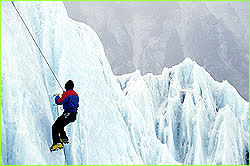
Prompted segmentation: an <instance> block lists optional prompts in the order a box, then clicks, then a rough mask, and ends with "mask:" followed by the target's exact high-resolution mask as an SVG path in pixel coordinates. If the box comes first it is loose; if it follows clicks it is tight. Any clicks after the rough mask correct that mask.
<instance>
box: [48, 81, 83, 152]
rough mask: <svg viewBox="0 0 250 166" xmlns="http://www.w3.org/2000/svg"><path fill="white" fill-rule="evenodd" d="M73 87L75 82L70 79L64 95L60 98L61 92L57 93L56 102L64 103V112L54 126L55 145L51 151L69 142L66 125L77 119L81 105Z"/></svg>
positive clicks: (53, 137)
mask: <svg viewBox="0 0 250 166" xmlns="http://www.w3.org/2000/svg"><path fill="white" fill-rule="evenodd" d="M73 88H74V83H73V81H72V80H69V81H68V82H67V83H66V84H65V89H66V91H64V92H63V94H62V97H61V98H60V97H59V94H56V98H55V102H56V104H58V105H62V104H63V109H64V112H63V114H62V115H61V116H60V117H58V118H57V120H56V121H55V123H54V124H53V126H52V139H53V145H52V146H51V148H50V151H55V150H57V149H62V148H63V143H69V140H68V137H67V135H66V133H65V131H64V127H65V126H67V125H68V124H69V123H70V122H74V121H75V120H76V114H77V109H78V107H79V97H78V94H77V93H76V92H75V91H74V90H73Z"/></svg>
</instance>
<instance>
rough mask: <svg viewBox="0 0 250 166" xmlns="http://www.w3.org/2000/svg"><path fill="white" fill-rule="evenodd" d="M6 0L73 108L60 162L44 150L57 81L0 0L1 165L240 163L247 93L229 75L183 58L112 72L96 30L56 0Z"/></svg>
mask: <svg viewBox="0 0 250 166" xmlns="http://www.w3.org/2000/svg"><path fill="white" fill-rule="evenodd" d="M14 3H15V5H16V7H17V8H18V9H19V11H20V13H21V15H22V16H23V18H24V20H25V22H26V23H27V26H28V27H30V29H31V32H32V34H34V37H35V39H36V40H37V42H38V44H39V46H40V47H41V49H42V51H43V53H44V55H45V56H46V58H47V60H48V62H49V64H50V65H51V67H52V69H53V70H54V71H55V73H56V75H57V76H58V79H59V81H60V83H61V84H62V85H64V83H65V82H66V81H67V80H69V79H72V80H73V81H74V82H75V91H76V92H77V93H78V94H79V98H80V103H79V104H80V107H79V111H78V115H77V120H76V121H75V122H74V123H72V124H70V125H69V126H67V127H66V130H67V133H68V136H69V139H70V144H68V145H66V146H65V151H66V153H65V154H66V161H65V155H64V153H63V151H56V152H53V153H51V152H50V151H49V147H50V146H51V144H52V139H51V126H52V124H53V123H54V121H55V120H56V118H57V116H58V113H57V111H59V113H60V114H61V113H62V111H63V110H61V108H60V107H58V108H57V107H55V106H54V105H53V104H54V98H53V95H52V94H54V93H57V92H61V89H60V87H59V86H58V84H57V82H56V81H55V79H54V77H53V75H52V73H51V72H50V70H49V68H48V66H47V64H46V63H45V62H44V60H43V58H42V57H41V56H40V55H39V52H38V50H37V48H36V47H35V45H34V43H33V41H32V40H31V38H30V36H29V34H28V32H27V30H26V29H25V27H24V25H23V24H22V22H21V20H20V18H19V17H18V15H17V14H16V12H15V10H14V8H13V6H12V5H11V2H1V9H2V10H1V34H2V38H1V43H2V50H1V67H2V70H1V86H2V88H1V103H2V107H1V154H2V156H1V159H2V160H1V164H3V165H10V164H11V165H15V164H18V165H27V164H32V165H39V164H44V165H62V164H65V163H66V164H69V165H83V164H88V165H91V164H95V165H100V164H106V165H107V164H174V165H176V164H182V163H184V164H217V163H219V164H244V162H245V159H244V156H245V153H246V150H247V148H248V137H249V135H248V132H249V126H248V121H249V118H248V102H246V101H245V100H244V99H242V98H241V97H240V96H239V94H238V93H237V91H236V90H235V89H234V88H233V87H232V86H231V85H230V84H229V83H227V82H226V81H225V82H222V83H218V82H215V81H214V80H213V78H212V77H211V76H210V75H209V74H208V73H207V72H206V71H205V70H204V69H203V68H202V67H200V66H199V65H198V64H196V63H195V62H193V61H192V60H190V59H186V60H185V61H184V62H183V63H181V64H179V65H177V66H174V67H172V68H169V69H168V68H165V69H164V70H163V72H162V74H161V75H152V74H147V75H145V76H141V74H140V71H136V72H135V73H131V74H127V75H124V76H120V77H117V76H114V75H113V73H112V70H111V68H110V65H109V63H108V61H107V58H106V56H105V52H104V49H103V46H102V43H101V42H100V40H99V38H98V36H97V35H96V33H95V32H94V31H93V30H92V28H90V27H89V26H88V25H86V24H83V23H79V22H75V21H73V20H71V19H70V18H68V16H67V13H66V10H65V8H64V6H63V3H62V2H14ZM31 13H32V14H31ZM228 135H230V138H229V137H228Z"/></svg>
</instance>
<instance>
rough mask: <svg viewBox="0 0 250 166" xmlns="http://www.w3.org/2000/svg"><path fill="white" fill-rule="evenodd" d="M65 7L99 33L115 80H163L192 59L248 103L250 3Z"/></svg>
mask: <svg viewBox="0 0 250 166" xmlns="http://www.w3.org/2000/svg"><path fill="white" fill-rule="evenodd" d="M64 4H65V6H66V9H67V12H68V15H69V16H70V17H71V18H73V19H74V20H76V21H81V22H84V23H86V24H88V25H90V26H91V27H92V28H93V29H94V30H95V31H96V32H97V34H98V36H99V37H100V39H101V41H102V43H103V45H104V49H105V52H106V56H107V58H108V60H109V63H110V65H111V67H112V71H113V72H114V74H116V75H121V74H125V73H130V72H133V71H135V70H136V69H139V70H140V71H141V73H142V74H146V73H149V72H150V73H153V74H160V73H161V71H162V69H163V68H164V67H171V66H173V65H175V64H178V63H180V62H182V61H183V60H184V59H185V58H186V57H189V58H191V59H192V60H195V61H196V62H197V63H198V64H200V65H202V66H203V67H204V68H205V69H206V70H207V71H208V72H209V73H210V74H211V75H212V77H213V78H214V79H215V80H217V81H222V80H228V81H229V82H230V83H231V84H232V85H233V86H234V87H236V89H237V90H238V92H239V93H240V94H241V95H242V96H243V97H244V98H245V99H246V100H248V82H249V77H248V71H249V69H248V66H249V65H248V61H249V50H248V41H249V37H248V36H249V35H248V34H249V30H248V28H249V26H248V24H249V22H248V12H249V8H248V6H249V2H246V1H245V2H176V1H175V2H169V1H165V2H164V1H163V2H123V1H122V2H118V1H116V2H105V1H101V2H78V1H77V2H64Z"/></svg>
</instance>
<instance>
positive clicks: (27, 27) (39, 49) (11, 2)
mask: <svg viewBox="0 0 250 166" xmlns="http://www.w3.org/2000/svg"><path fill="white" fill-rule="evenodd" d="M11 3H12V5H13V7H14V8H15V10H16V12H17V14H18V15H19V17H20V18H21V20H22V22H23V24H24V26H25V28H26V29H27V30H28V32H29V34H30V36H31V38H32V40H33V41H34V43H35V45H36V47H37V48H38V50H39V52H40V53H41V55H42V57H43V58H44V60H45V62H46V63H47V65H48V66H49V69H50V71H51V72H52V74H53V75H54V77H55V79H56V81H57V83H58V84H59V86H60V87H61V88H62V86H61V84H60V82H59V81H58V79H57V77H56V75H55V73H54V71H53V70H52V68H51V67H50V65H49V63H48V61H47V59H46V58H45V56H44V55H43V52H42V50H41V49H40V47H39V46H38V44H37V42H36V40H35V39H34V37H33V35H32V34H31V32H30V30H29V28H28V27H27V25H26V23H25V22H24V20H23V18H22V16H21V14H20V13H19V11H18V9H17V8H16V6H15V4H14V2H13V1H11ZM62 90H63V88H62Z"/></svg>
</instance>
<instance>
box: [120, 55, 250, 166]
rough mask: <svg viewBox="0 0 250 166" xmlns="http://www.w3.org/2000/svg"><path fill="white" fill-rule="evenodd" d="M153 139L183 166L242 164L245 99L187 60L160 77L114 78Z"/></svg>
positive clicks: (246, 124) (245, 136)
mask: <svg viewBox="0 0 250 166" xmlns="http://www.w3.org/2000/svg"><path fill="white" fill-rule="evenodd" d="M117 81H118V83H119V84H120V86H121V88H122V89H123V93H124V95H125V96H126V97H127V98H129V99H130V100H131V101H133V102H134V103H135V105H136V106H137V108H139V110H140V111H141V113H142V114H143V115H144V119H145V121H146V122H147V124H148V126H150V127H151V126H154V130H155V135H156V136H157V138H158V139H159V140H160V141H161V142H162V143H163V144H166V145H167V146H168V149H169V152H170V153H171V154H172V155H173V157H174V158H175V160H177V161H179V162H181V163H184V164H229V163H230V164H238V165H243V164H246V159H245V156H246V153H247V152H248V145H249V141H248V138H249V134H248V133H249V116H248V115H249V111H248V108H249V106H248V102H246V101H245V100H244V99H242V98H241V97H240V96H239V95H238V92H237V91H236V90H235V89H234V88H233V87H232V86H231V85H230V84H229V83H228V82H227V81H224V82H222V83H218V82H216V81H214V80H213V78H212V77H211V76H210V75H209V74H208V73H207V72H206V71H205V70H204V69H203V68H202V67H200V66H199V65H198V64H196V63H195V62H193V61H192V60H190V59H186V60H185V61H184V62H183V63H181V64H179V65H177V66H174V67H172V68H170V69H167V68H165V69H164V70H163V72H162V74H161V75H157V76H156V75H152V74H147V75H145V76H140V75H139V74H138V72H136V73H133V74H128V75H124V76H120V77H117Z"/></svg>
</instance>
